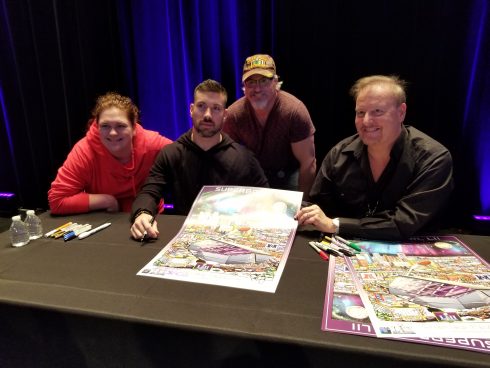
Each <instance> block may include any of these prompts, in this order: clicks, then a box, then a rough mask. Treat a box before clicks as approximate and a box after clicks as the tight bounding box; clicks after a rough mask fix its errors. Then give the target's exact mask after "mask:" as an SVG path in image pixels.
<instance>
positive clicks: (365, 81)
mask: <svg viewBox="0 0 490 368" xmlns="http://www.w3.org/2000/svg"><path fill="white" fill-rule="evenodd" d="M374 85H389V86H390V87H391V89H392V91H393V95H394V96H395V98H396V100H397V101H398V103H399V104H402V103H405V102H406V101H407V95H406V92H405V90H406V88H407V82H406V81H404V80H403V79H400V78H399V77H398V76H396V75H390V76H386V75H371V76H368V77H364V78H360V79H358V80H357V81H356V83H354V85H353V86H352V87H351V89H350V95H351V96H352V97H354V101H356V100H357V97H358V96H359V93H360V92H361V91H362V90H363V89H365V88H366V87H370V86H374Z"/></svg>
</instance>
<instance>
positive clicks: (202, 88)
mask: <svg viewBox="0 0 490 368" xmlns="http://www.w3.org/2000/svg"><path fill="white" fill-rule="evenodd" d="M197 92H216V93H220V94H222V95H223V96H224V97H225V105H226V101H228V93H227V92H226V89H225V87H223V86H222V85H221V83H219V82H216V81H215V80H212V79H206V80H205V81H204V82H201V83H199V84H198V85H197V87H196V88H195V89H194V101H195V100H196V93H197Z"/></svg>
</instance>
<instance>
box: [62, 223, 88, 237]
mask: <svg viewBox="0 0 490 368" xmlns="http://www.w3.org/2000/svg"><path fill="white" fill-rule="evenodd" d="M90 229H92V225H90V224H85V225H80V227H77V228H76V229H74V230H72V231H69V232H67V233H66V234H65V235H63V240H64V241H68V240H71V239H74V238H76V237H77V236H78V235H80V234H81V233H84V232H85V231H89V230H90Z"/></svg>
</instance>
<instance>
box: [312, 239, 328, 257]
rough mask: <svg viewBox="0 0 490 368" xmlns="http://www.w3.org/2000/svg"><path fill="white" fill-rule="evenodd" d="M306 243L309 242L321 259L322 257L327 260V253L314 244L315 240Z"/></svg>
mask: <svg viewBox="0 0 490 368" xmlns="http://www.w3.org/2000/svg"><path fill="white" fill-rule="evenodd" d="M308 244H310V246H311V247H312V248H313V249H314V250H316V252H317V253H318V254H319V255H320V257H321V258H322V259H324V260H325V261H328V254H327V253H325V252H324V251H323V250H321V249H320V248H318V247H317V246H316V245H315V242H312V241H311V242H309V243H308Z"/></svg>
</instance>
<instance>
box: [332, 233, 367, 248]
mask: <svg viewBox="0 0 490 368" xmlns="http://www.w3.org/2000/svg"><path fill="white" fill-rule="evenodd" d="M335 238H336V239H338V240H340V241H341V242H343V243H344V244H345V245H347V246H349V247H351V248H352V249H355V250H357V251H358V252H360V251H361V250H362V249H361V247H359V246H358V245H357V244H356V243H353V242H350V241H347V240H345V239H344V238H341V237H340V236H338V235H335Z"/></svg>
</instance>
